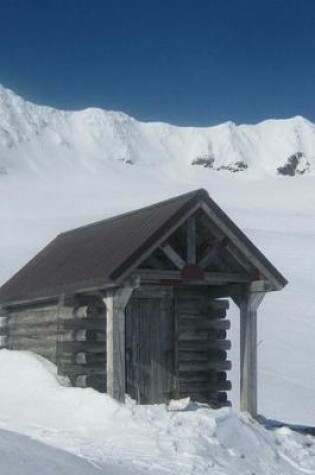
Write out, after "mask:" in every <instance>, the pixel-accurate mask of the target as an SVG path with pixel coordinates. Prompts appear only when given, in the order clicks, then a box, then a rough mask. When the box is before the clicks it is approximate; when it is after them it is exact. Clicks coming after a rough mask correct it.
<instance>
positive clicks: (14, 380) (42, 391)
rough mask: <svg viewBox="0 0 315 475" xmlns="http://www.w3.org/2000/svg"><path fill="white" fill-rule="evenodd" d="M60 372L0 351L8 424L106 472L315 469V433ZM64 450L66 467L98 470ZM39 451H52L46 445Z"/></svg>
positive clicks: (3, 413) (1, 408)
mask: <svg viewBox="0 0 315 475" xmlns="http://www.w3.org/2000/svg"><path fill="white" fill-rule="evenodd" d="M55 372H56V369H55V367H54V366H53V365H52V364H50V363H47V362H46V361H45V360H43V359H42V358H40V357H35V356H34V355H32V354H31V353H26V352H12V351H8V350H2V351H0V385H1V393H0V427H1V428H2V429H9V430H11V431H12V430H13V431H15V432H17V433H20V434H24V435H28V436H31V437H32V438H33V439H37V440H39V441H42V442H44V443H45V444H48V445H51V446H54V447H56V448H59V449H63V450H67V451H69V452H72V453H73V454H76V455H80V456H81V457H84V458H87V459H89V461H90V462H93V463H94V465H95V466H96V467H98V470H99V473H103V474H111V475H118V474H122V473H124V474H134V475H135V474H142V473H148V471H149V472H150V473H152V474H159V475H160V474H163V473H165V474H174V475H175V474H176V475H178V474H179V473H180V474H183V475H185V474H187V475H188V474H194V475H197V474H205V473H211V474H212V475H216V474H217V475H219V474H220V475H224V474H229V475H232V474H235V475H236V474H237V475H238V474H240V473H242V474H246V473H248V474H252V473H255V474H256V475H259V474H266V473H270V474H278V475H280V474H283V475H289V474H294V473H297V471H301V472H303V473H314V471H315V457H314V456H315V440H314V439H313V438H312V437H310V436H302V435H299V434H296V433H294V432H292V431H290V430H289V429H288V428H283V429H277V430H274V431H268V430H266V429H264V428H263V427H262V426H260V425H259V424H258V423H257V422H255V421H253V420H252V419H251V418H250V417H249V416H248V415H247V414H236V413H234V412H233V411H231V410H230V409H221V410H217V411H215V410H211V409H209V408H208V407H206V406H203V405H197V404H194V405H191V406H189V407H188V408H187V410H185V411H183V412H181V411H170V410H168V407H167V406H164V405H157V406H136V405H134V404H133V403H132V401H129V403H128V404H127V405H121V404H119V403H117V402H116V401H114V400H112V399H111V398H110V397H108V396H107V395H104V394H99V393H96V392H95V391H93V390H92V389H80V388H68V387H62V386H61V385H60V384H59V382H58V381H57V378H56V375H55ZM1 434H2V435H3V432H1ZM12 438H13V436H12ZM8 442H9V441H8V440H7V442H6V439H2V442H1V443H0V453H1V452H2V453H3V451H5V452H4V453H5V454H6V452H7V451H8V447H7V445H6V444H8ZM17 443H20V442H19V439H18V438H15V439H14V438H13V444H14V445H13V447H16V444H17ZM28 444H29V448H31V444H30V442H29V443H28ZM21 448H22V450H23V451H24V453H25V450H26V449H27V445H26V446H25V445H24V444H22V445H21V444H20V448H19V447H18V448H17V450H20V449H21ZM36 453H37V449H36ZM56 455H58V463H59V464H60V467H62V464H63V463H68V466H69V467H70V466H71V463H72V464H73V470H77V466H76V465H75V464H77V465H78V471H77V472H76V473H80V474H81V473H82V474H83V473H86V474H87V475H88V474H90V473H91V474H94V473H96V471H92V469H93V467H90V466H87V467H86V472H85V471H84V470H83V468H82V467H83V466H82V465H81V466H80V464H79V463H78V461H77V460H75V459H74V460H71V458H70V459H69V460H67V459H66V457H65V454H63V453H61V454H59V453H58V454H57V453H56ZM38 456H39V457H40V459H41V457H43V456H47V454H45V452H44V451H43V449H42V448H41V449H39V451H38ZM51 456H52V455H51ZM9 460H10V458H9ZM11 463H12V462H11ZM54 463H55V464H57V462H56V461H54ZM0 467H1V461H0ZM34 467H35V468H36V465H34ZM57 468H58V467H57ZM109 468H110V470H109ZM71 471H72V470H71ZM1 473H3V472H1ZM4 473H6V472H4ZM7 473H9V472H7ZM10 473H12V474H14V475H15V472H14V471H12V472H10ZM17 473H19V472H17ZM20 473H21V472H20ZM24 473H25V472H24ZM26 473H28V472H26ZM30 473H32V472H30ZM35 473H39V472H35ZM41 473H45V472H41ZM46 473H47V474H50V473H52V472H49V471H47V472H46ZM58 473H66V472H65V471H59V472H58ZM69 473H70V472H69Z"/></svg>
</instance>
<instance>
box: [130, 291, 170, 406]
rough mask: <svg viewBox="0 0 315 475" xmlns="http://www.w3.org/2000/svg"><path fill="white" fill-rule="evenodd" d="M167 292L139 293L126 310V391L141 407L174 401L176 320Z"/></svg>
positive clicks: (136, 293)
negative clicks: (172, 391)
mask: <svg viewBox="0 0 315 475" xmlns="http://www.w3.org/2000/svg"><path fill="white" fill-rule="evenodd" d="M171 308H172V299H171V298H170V295H169V294H168V293H167V292H152V293H151V295H150V292H148V291H143V290H140V291H137V292H135V294H134V295H133V297H132V299H131V300H130V302H129V304H128V306H127V310H126V386H127V387H126V390H127V393H128V394H129V395H130V396H131V397H132V399H134V400H135V401H137V403H139V404H156V403H162V402H166V401H168V400H169V399H170V393H171V390H172V384H173V374H174V328H173V327H174V318H173V314H172V311H171Z"/></svg>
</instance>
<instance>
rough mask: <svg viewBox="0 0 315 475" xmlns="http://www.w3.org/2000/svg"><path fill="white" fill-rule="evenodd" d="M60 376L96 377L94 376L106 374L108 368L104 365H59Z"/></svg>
mask: <svg viewBox="0 0 315 475" xmlns="http://www.w3.org/2000/svg"><path fill="white" fill-rule="evenodd" d="M58 374H60V375H62V376H77V375H92V374H93V375H94V374H98V375H100V374H106V368H105V366H104V365H99V366H96V365H95V364H93V365H91V366H89V365H78V364H73V365H72V364H64V365H62V364H60V365H58Z"/></svg>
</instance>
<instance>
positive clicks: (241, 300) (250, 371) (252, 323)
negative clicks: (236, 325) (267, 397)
mask: <svg viewBox="0 0 315 475" xmlns="http://www.w3.org/2000/svg"><path fill="white" fill-rule="evenodd" d="M264 296H265V292H252V291H251V289H250V288H249V289H248V288H247V289H246V290H244V291H243V292H242V293H241V294H239V295H237V296H234V297H233V300H234V302H235V303H236V304H237V305H238V307H239V309H240V409H241V411H247V412H249V413H250V414H251V415H252V416H253V417H256V416H257V413H258V412H257V410H258V407H257V309H258V307H259V305H260V303H261V301H262V300H263V298H264Z"/></svg>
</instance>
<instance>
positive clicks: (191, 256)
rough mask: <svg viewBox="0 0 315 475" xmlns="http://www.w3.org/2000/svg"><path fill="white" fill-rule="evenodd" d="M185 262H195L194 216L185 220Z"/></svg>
mask: <svg viewBox="0 0 315 475" xmlns="http://www.w3.org/2000/svg"><path fill="white" fill-rule="evenodd" d="M187 262H188V264H196V220H195V218H194V216H191V217H190V218H188V220H187Z"/></svg>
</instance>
